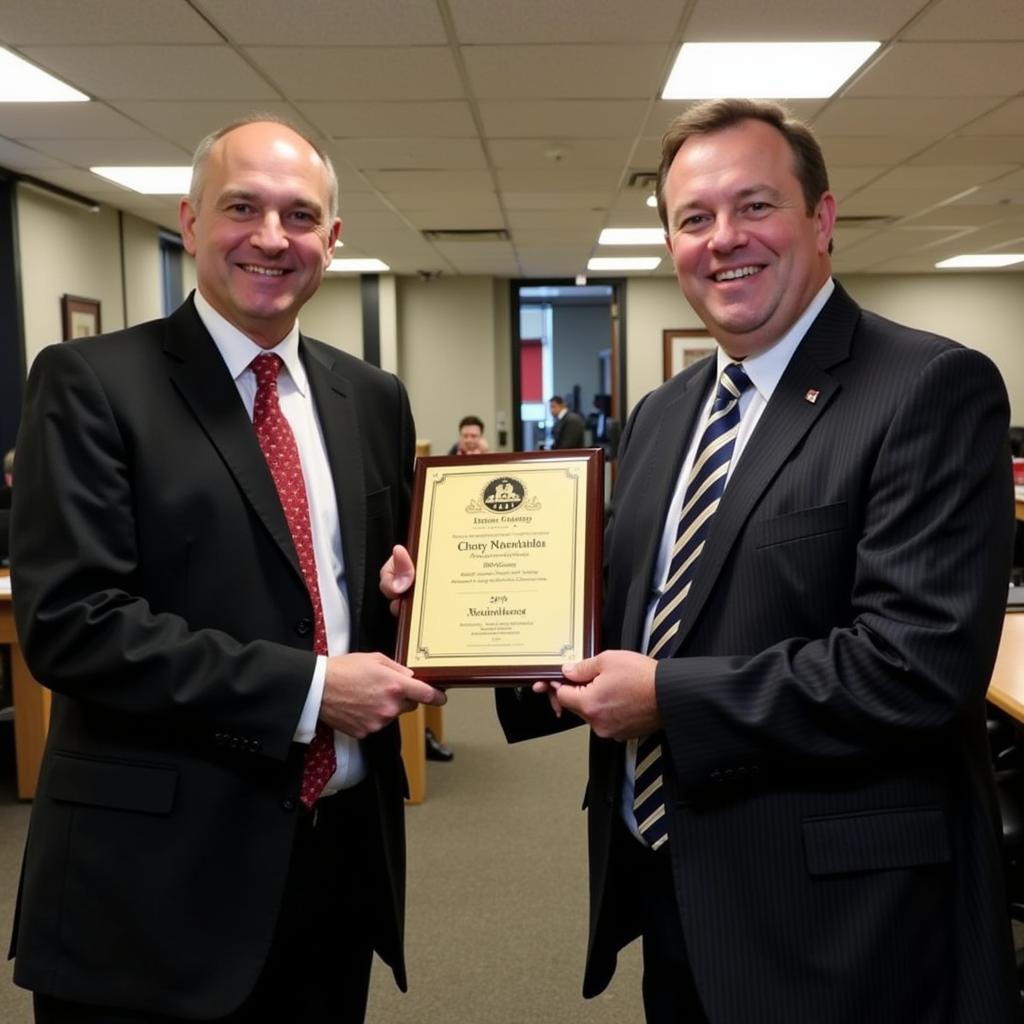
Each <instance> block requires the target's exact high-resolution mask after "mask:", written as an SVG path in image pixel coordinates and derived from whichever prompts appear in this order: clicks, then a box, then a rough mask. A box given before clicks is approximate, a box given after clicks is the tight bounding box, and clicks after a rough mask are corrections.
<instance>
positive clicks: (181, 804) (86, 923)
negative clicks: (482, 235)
mask: <svg viewBox="0 0 1024 1024" xmlns="http://www.w3.org/2000/svg"><path fill="white" fill-rule="evenodd" d="M300 351H301V355H302V359H303V362H304V364H305V367H306V369H307V372H308V375H309V381H310V387H311V390H312V394H313V397H314V401H315V404H316V408H317V413H318V417H319V421H320V424H321V428H322V431H323V435H324V440H325V442H326V448H327V453H328V459H329V462H330V466H331V472H332V476H333V479H334V486H335V490H336V494H337V499H338V503H339V506H340V516H341V530H342V546H343V551H344V559H345V573H346V581H347V588H348V598H349V604H350V609H351V620H352V627H351V638H352V639H351V647H352V649H353V650H381V651H384V652H386V653H391V652H392V650H393V640H394V629H393V619H392V617H391V615H390V614H389V611H388V607H387V602H386V601H385V600H384V599H383V597H382V596H381V595H380V593H379V591H378V583H377V573H378V569H379V567H380V565H381V564H382V563H383V562H384V561H385V559H386V558H387V556H388V554H389V553H390V549H391V545H392V544H393V543H394V542H395V541H396V539H399V538H402V537H404V535H405V529H406V521H407V516H408V504H409V490H410V476H411V470H412V465H413V448H414V430H413V425H412V419H411V415H410V410H409V405H408V401H407V398H406V395H405V391H404V389H403V388H402V386H401V384H400V383H399V382H398V380H397V379H396V378H395V377H393V376H391V375H390V374H386V373H383V372H381V371H380V370H377V369H375V368H373V367H371V366H369V365H367V364H365V363H363V362H361V361H360V360H358V359H355V358H353V357H352V356H349V355H346V354H345V353H343V352H341V351H338V350H337V349H334V348H331V347H329V346H327V345H324V344H322V343H320V342H317V341H313V340H311V339H308V338H302V339H301V342H300ZM18 475H19V487H18V489H17V493H16V495H15V501H14V523H15V538H16V540H15V546H14V561H15V567H14V580H13V582H14V591H15V594H16V596H15V613H16V616H17V623H18V629H19V633H20V637H21V641H22V645H23V648H24V651H25V657H26V660H27V662H28V665H29V667H30V669H31V670H32V672H33V673H34V675H35V676H36V678H38V679H39V680H40V682H42V683H44V684H45V685H46V686H48V687H50V688H52V689H53V691H54V699H53V717H52V723H51V728H50V734H49V740H48V743H47V747H46V753H45V756H44V759H43V764H42V770H41V774H40V778H39V787H38V792H37V796H36V800H35V804H34V806H33V809H32V819H31V826H30V830H29V838H28V845H27V850H26V857H25V865H24V872H23V878H22V884H21V889H20V894H19V907H18V912H17V916H16V921H15V930H14V939H13V945H12V950H13V952H14V953H16V955H17V963H16V966H15V980H16V981H17V983H18V984H20V985H23V986H25V987H28V988H31V989H35V990H38V991H41V992H46V993H50V994H53V995H56V996H60V997H63V998H66V999H73V1000H76V1001H81V1002H97V1003H102V1004H106V1005H111V1006H125V1007H134V1008H136V1009H139V1010H149V1011H154V1012H160V1013H164V1014H171V1015H175V1016H183V1017H184V1016H196V1017H211V1016H221V1015H224V1014H226V1013H228V1012H229V1011H230V1010H231V1009H233V1008H234V1007H235V1006H237V1005H238V1004H239V1003H240V1002H241V1000H242V999H243V998H244V997H245V995H246V994H247V993H248V992H249V990H250V989H251V987H252V985H253V983H254V981H255V979H256V977H257V975H258V973H259V971H260V968H261V965H262V964H263V961H264V958H265V955H266V952H267V948H268V944H269V942H270V938H271V934H272V931H273V928H274V923H275V919H276V915H277V910H278V906H279V903H280V900H281V894H282V888H283V885H284V880H285V875H286V869H287V866H288V860H289V855H290V851H291V847H292V838H293V834H294V830H295V824H296V820H297V807H298V794H299V786H300V780H301V775H302V760H303V749H304V748H303V747H301V746H300V745H298V744H295V743H293V742H292V735H293V733H294V729H295V725H296V722H297V721H298V717H299V713H300V711H301V709H302V706H303V702H304V701H305V698H306V694H307V692H308V689H309V685H310V680H311V678H312V673H313V667H314V661H315V656H314V655H313V653H312V650H311V647H312V629H311V621H312V608H311V605H310V602H309V596H308V593H307V590H306V587H305V584H304V582H303V578H302V573H301V571H300V568H299V564H298V561H297V557H296V554H295V551H294V547H293V545H292V541H291V536H290V534H289V531H288V526H287V523H286V521H285V517H284V513H283V511H282V509H281V505H280V502H279V500H278V497H277V492H276V490H275V487H274V483H273V480H272V478H271V476H270V473H269V470H268V469H267V465H266V462H265V461H264V458H263V455H262V453H261V451H260V448H259V445H258V443H257V440H256V437H255V433H254V431H253V428H252V424H251V422H250V421H249V418H248V417H247V415H246V412H245V409H244V407H243V405H242V403H241V401H240V400H239V397H238V393H237V390H236V388H235V384H234V382H233V381H232V380H231V377H230V375H229V373H228V371H227V369H226V367H225V365H224V363H223V360H222V359H221V357H220V355H219V353H218V351H217V349H216V347H215V345H214V344H213V342H212V340H211V338H210V337H209V334H208V333H207V331H206V330H205V328H204V327H203V325H202V322H201V321H200V320H199V317H198V315H197V314H196V312H195V309H194V307H193V305H192V302H191V300H190V301H188V302H186V303H185V304H184V305H183V306H182V307H181V308H180V309H179V310H178V311H177V312H176V313H174V314H173V315H172V316H171V317H169V318H168V319H166V320H160V321H154V322H152V323H149V324H145V325H142V326H139V327H134V328H132V329H130V330H127V331H122V332H119V333H116V334H111V335H106V336H102V337H99V338H96V339H90V340H85V341H81V342H71V343H66V344H62V345H56V346H52V347H50V348H47V349H45V350H44V351H43V352H41V353H40V354H39V356H38V357H37V359H36V361H35V363H34V365H33V368H32V373H31V375H30V378H29V382H28V389H27V395H26V401H25V408H24V417H23V421H22V426H21V432H20V435H19V450H18ZM364 750H365V753H366V757H367V760H368V766H369V773H370V778H371V780H372V785H373V787H374V790H375V793H376V800H377V806H378V809H379V813H380V819H381V828H382V831H383V838H384V848H385V850H386V854H387V869H388V874H389V877H390V886H389V890H388V891H387V892H383V893H380V894H379V899H380V913H379V916H378V918H377V920H375V921H373V922H366V921H360V922H353V921H349V920H346V919H345V918H344V914H343V913H342V912H340V910H339V908H326V909H327V911H328V912H331V911H333V912H334V913H336V914H338V915H339V920H338V925H339V927H345V928H355V927H362V928H372V930H373V933H374V942H375V945H376V947H377V949H378V951H379V952H380V954H381V955H382V956H383V958H384V959H385V960H386V961H387V962H388V963H390V964H391V966H392V968H393V970H394V972H395V975H396V978H397V980H398V982H399V984H400V985H402V986H403V987H404V965H403V960H402V949H401V935H402V915H403V902H404V892H403V890H404V837H403V823H402V813H403V808H402V799H403V786H404V776H403V771H402V765H401V761H400V751H399V733H398V728H397V725H392V726H390V727H388V728H387V729H385V730H384V731H383V732H381V733H379V734H377V735H374V736H371V737H370V738H369V739H368V740H366V741H365V743H364Z"/></svg>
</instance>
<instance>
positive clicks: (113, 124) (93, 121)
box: [0, 103, 149, 140]
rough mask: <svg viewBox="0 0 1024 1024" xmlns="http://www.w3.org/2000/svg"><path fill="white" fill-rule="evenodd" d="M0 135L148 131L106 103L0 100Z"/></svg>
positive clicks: (100, 135)
mask: <svg viewBox="0 0 1024 1024" xmlns="http://www.w3.org/2000/svg"><path fill="white" fill-rule="evenodd" d="M0 135H7V136H12V137H17V138H19V139H22V140H25V139H55V138H63V139H133V138H140V137H148V135H149V132H148V131H146V129H145V128H143V127H141V126H140V125H138V124H136V123H135V122H134V121H132V120H131V119H130V118H127V117H125V116H124V115H123V114H119V113H118V112H117V111H116V110H112V109H111V108H110V107H108V106H107V105H106V104H105V103H0Z"/></svg>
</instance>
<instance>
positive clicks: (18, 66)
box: [0, 47, 89, 103]
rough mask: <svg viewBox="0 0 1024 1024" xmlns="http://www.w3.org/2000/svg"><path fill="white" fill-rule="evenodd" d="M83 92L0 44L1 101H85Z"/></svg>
mask: <svg viewBox="0 0 1024 1024" xmlns="http://www.w3.org/2000/svg"><path fill="white" fill-rule="evenodd" d="M88 102H89V97H88V96H86V95H85V93H84V92H79V91H78V90H77V89H72V88H71V86H70V85H65V84H64V82H62V81H61V80H60V79H59V78H54V77H53V75H50V74H47V73H46V72H45V71H43V70H42V69H41V68H37V67H36V66H35V65H34V64H29V62H28V61H27V60H22V58H21V57H18V56H16V55H15V54H13V53H11V51H10V50H5V49H4V48H3V47H0V103H88Z"/></svg>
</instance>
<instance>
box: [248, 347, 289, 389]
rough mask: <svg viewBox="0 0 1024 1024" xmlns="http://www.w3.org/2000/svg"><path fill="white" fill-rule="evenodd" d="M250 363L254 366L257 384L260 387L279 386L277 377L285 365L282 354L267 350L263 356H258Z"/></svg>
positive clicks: (253, 370)
mask: <svg viewBox="0 0 1024 1024" xmlns="http://www.w3.org/2000/svg"><path fill="white" fill-rule="evenodd" d="M249 365H250V366H251V367H252V372H253V374H254V375H255V377H256V384H257V385H258V386H259V387H261V388H265V387H268V386H269V387H277V377H278V374H280V372H281V367H282V366H283V365H284V363H283V362H282V360H281V357H280V356H278V355H274V354H273V353H272V352H267V353H265V354H264V355H262V356H257V357H256V358H255V359H254V360H253V361H252V362H251V363H250V364H249Z"/></svg>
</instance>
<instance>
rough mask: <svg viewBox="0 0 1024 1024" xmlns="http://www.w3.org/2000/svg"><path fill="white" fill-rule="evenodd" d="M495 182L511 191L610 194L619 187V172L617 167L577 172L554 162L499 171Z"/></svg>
mask: <svg viewBox="0 0 1024 1024" xmlns="http://www.w3.org/2000/svg"><path fill="white" fill-rule="evenodd" d="M498 182H499V184H500V185H501V188H502V189H508V191H510V192H532V191H534V190H536V191H538V192H557V191H559V190H561V189H564V190H565V191H567V192H575V191H576V190H577V189H583V190H584V191H587V192H600V191H601V190H607V192H608V193H611V191H612V190H613V189H615V188H616V187H617V186H618V183H619V173H618V171H617V170H603V171H601V170H595V171H578V170H572V169H569V168H563V165H561V164H556V165H553V166H551V167H544V168H541V169H539V170H535V171H533V170H509V171H498Z"/></svg>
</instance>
